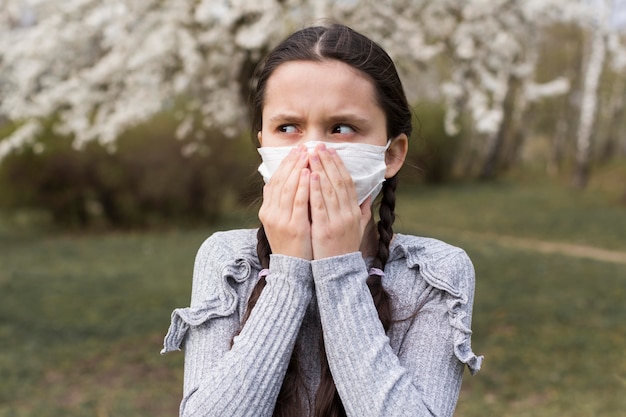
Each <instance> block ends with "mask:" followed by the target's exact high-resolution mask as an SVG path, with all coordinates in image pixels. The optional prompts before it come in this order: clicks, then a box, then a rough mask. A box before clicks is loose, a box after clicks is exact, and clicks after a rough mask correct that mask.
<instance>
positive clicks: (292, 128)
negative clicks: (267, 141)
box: [278, 125, 298, 133]
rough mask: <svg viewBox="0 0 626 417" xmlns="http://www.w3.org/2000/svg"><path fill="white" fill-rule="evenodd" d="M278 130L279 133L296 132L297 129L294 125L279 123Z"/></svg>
mask: <svg viewBox="0 0 626 417" xmlns="http://www.w3.org/2000/svg"><path fill="white" fill-rule="evenodd" d="M278 131H279V132H281V133H298V129H297V128H296V127H295V126H294V125H280V126H278Z"/></svg>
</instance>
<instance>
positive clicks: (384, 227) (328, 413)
mask: <svg viewBox="0 0 626 417" xmlns="http://www.w3.org/2000/svg"><path fill="white" fill-rule="evenodd" d="M397 186H398V177H397V176H396V175H394V176H393V177H391V178H389V179H387V180H386V181H385V182H384V183H383V188H382V191H381V192H382V200H381V202H380V209H379V215H380V220H379V221H378V253H377V254H376V257H375V258H374V261H373V263H372V267H373V268H378V269H381V270H384V269H385V265H386V264H387V260H388V259H389V244H390V243H391V239H392V238H393V223H394V221H395V220H396V215H395V208H396V188H397ZM367 286H368V287H369V289H370V292H371V293H372V299H373V300H374V305H375V306H376V311H378V318H379V319H380V322H381V323H382V325H383V328H384V329H385V332H386V331H387V330H389V327H390V326H391V299H390V298H389V294H388V293H387V291H385V289H384V288H383V285H382V279H381V277H380V276H378V275H370V276H369V278H367ZM320 339H321V340H320V350H321V352H322V353H321V360H322V375H321V379H320V387H319V389H318V391H317V398H316V401H315V413H314V416H315V417H345V416H346V411H345V409H344V408H343V404H342V403H341V398H340V397H339V393H338V392H337V387H336V385H335V381H334V380H333V376H332V374H331V372H330V366H329V365H328V358H327V357H326V349H325V347H324V338H323V335H322V337H321V338H320Z"/></svg>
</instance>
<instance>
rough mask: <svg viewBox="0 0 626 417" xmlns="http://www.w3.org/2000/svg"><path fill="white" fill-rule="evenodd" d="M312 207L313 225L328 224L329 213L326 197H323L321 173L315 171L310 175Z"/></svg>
mask: <svg viewBox="0 0 626 417" xmlns="http://www.w3.org/2000/svg"><path fill="white" fill-rule="evenodd" d="M310 184H311V185H310V190H309V193H310V196H309V200H310V206H311V222H312V223H313V224H321V223H327V222H328V211H327V210H326V204H325V202H324V197H323V196H322V187H321V183H320V173H319V172H317V171H315V172H311V175H310Z"/></svg>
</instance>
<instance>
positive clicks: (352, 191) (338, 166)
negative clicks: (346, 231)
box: [320, 148, 357, 207]
mask: <svg viewBox="0 0 626 417" xmlns="http://www.w3.org/2000/svg"><path fill="white" fill-rule="evenodd" d="M320 159H321V161H322V166H323V167H324V171H325V172H326V175H327V176H328V178H329V179H330V182H331V184H332V187H333V188H334V190H335V192H336V193H337V196H338V199H339V204H340V205H341V206H344V207H345V206H346V205H349V206H352V207H354V205H355V202H356V201H357V195H356V188H355V187H354V182H353V181H352V176H351V175H350V172H348V169H347V168H346V166H345V164H344V163H343V161H342V160H341V157H340V156H339V155H338V154H337V151H336V150H334V149H332V148H331V149H328V148H327V149H324V150H322V151H321V152H320Z"/></svg>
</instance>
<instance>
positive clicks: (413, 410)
mask: <svg viewBox="0 0 626 417" xmlns="http://www.w3.org/2000/svg"><path fill="white" fill-rule="evenodd" d="M312 270H313V276H314V281H315V288H316V294H317V299H318V304H319V310H320V318H321V322H322V328H323V333H324V343H325V346H326V352H327V357H328V362H329V365H330V369H331V372H332V374H333V378H334V381H335V384H336V386H337V390H338V392H339V395H340V396H341V400H342V403H343V405H344V408H345V410H346V413H347V415H348V416H349V417H357V416H359V417H374V416H387V417H389V416H407V417H408V416H411V417H415V416H420V417H421V416H437V417H444V416H445V417H448V416H452V414H453V412H454V408H455V406H456V402H457V399H458V395H459V390H460V386H461V379H462V375H463V363H462V362H461V361H460V360H459V359H458V357H457V356H456V355H455V351H454V349H455V333H456V330H455V328H454V327H453V325H451V320H450V311H449V303H448V302H447V301H449V300H446V298H448V297H449V294H446V293H445V292H444V291H441V290H438V289H436V288H432V287H431V290H430V291H429V292H428V293H427V294H425V295H424V300H420V305H421V308H420V310H419V311H418V312H417V314H416V315H415V316H414V317H413V318H412V319H411V318H409V320H410V325H409V326H408V329H407V331H406V333H405V336H404V340H403V341H402V345H401V347H400V349H399V351H398V352H397V353H396V352H394V351H393V350H392V348H391V346H390V343H389V339H388V337H387V335H386V334H385V331H384V329H383V327H382V324H381V323H380V320H379V319H378V313H377V311H376V307H375V306H374V303H373V301H372V297H371V295H370V291H369V289H368V287H367V284H366V280H367V277H368V273H367V270H366V266H365V263H364V261H363V259H362V257H361V254H360V253H352V254H347V255H343V256H339V257H335V258H328V259H323V260H318V261H313V262H312ZM470 278H471V279H472V280H473V276H472V277H470ZM470 308H471V306H470Z"/></svg>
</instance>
